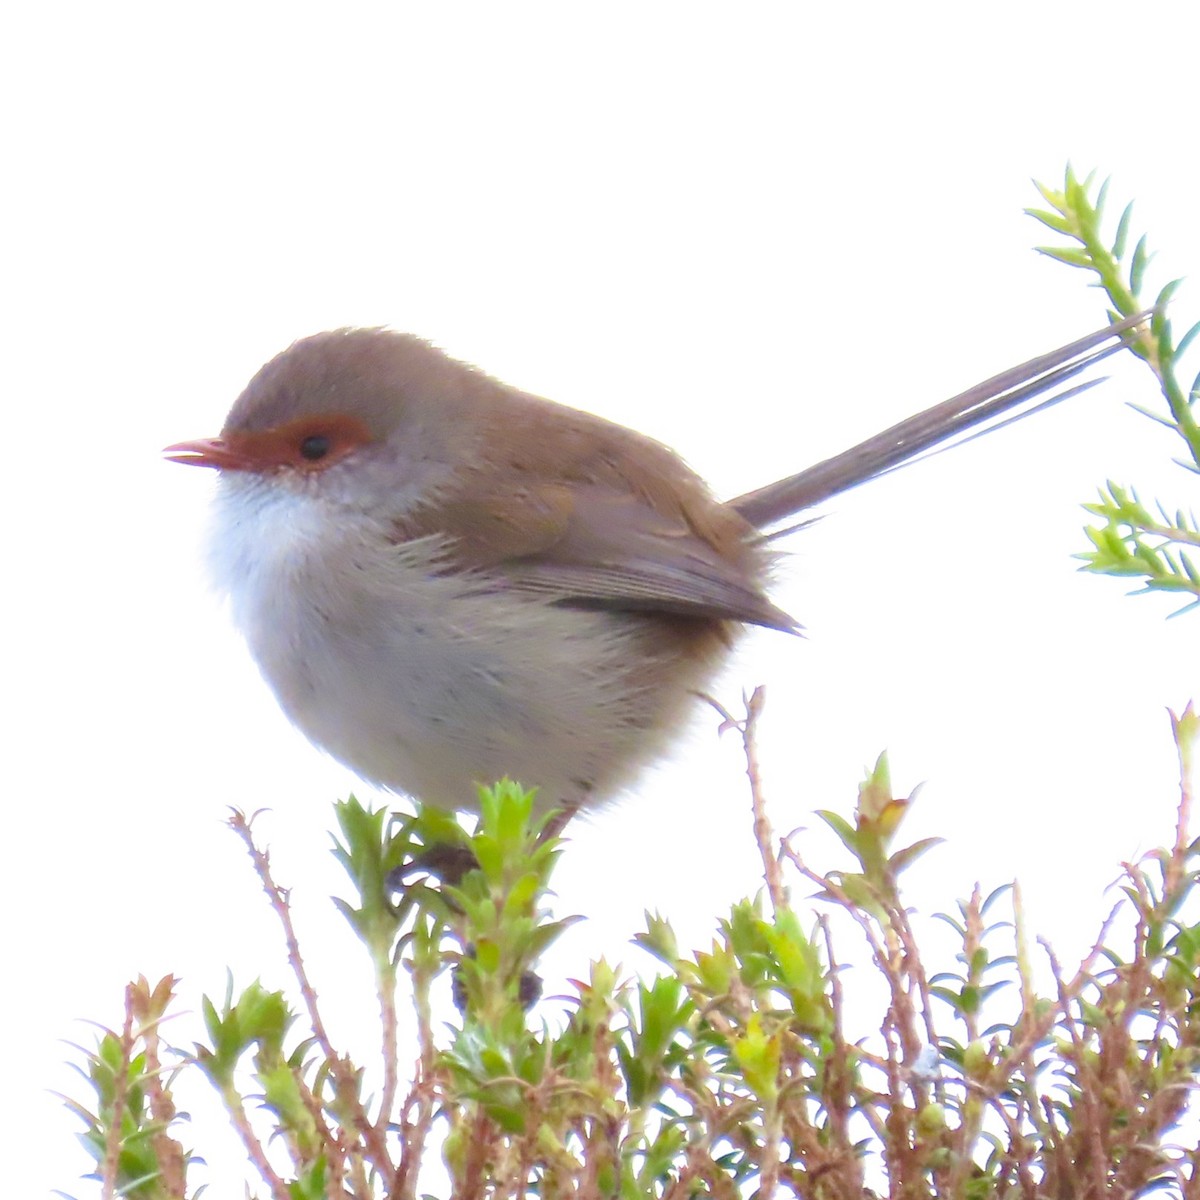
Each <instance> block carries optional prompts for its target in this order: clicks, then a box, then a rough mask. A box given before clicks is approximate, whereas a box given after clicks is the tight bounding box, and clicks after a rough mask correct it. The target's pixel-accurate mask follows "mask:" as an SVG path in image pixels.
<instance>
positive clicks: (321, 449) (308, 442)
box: [300, 433, 332, 462]
mask: <svg viewBox="0 0 1200 1200" xmlns="http://www.w3.org/2000/svg"><path fill="white" fill-rule="evenodd" d="M331 447H332V443H331V442H330V440H329V439H328V438H327V437H326V436H325V435H324V434H323V433H312V434H309V436H308V437H306V438H305V439H304V441H302V442H301V443H300V457H301V458H307V459H308V461H309V462H316V461H317V460H318V459H320V458H324V457H325V455H327V454H328V453H329V451H330V449H331Z"/></svg>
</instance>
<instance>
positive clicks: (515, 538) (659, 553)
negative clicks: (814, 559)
mask: <svg viewBox="0 0 1200 1200" xmlns="http://www.w3.org/2000/svg"><path fill="white" fill-rule="evenodd" d="M431 517H432V514H431V515H430V518H431ZM399 532H400V535H401V537H402V540H405V541H408V540H411V539H413V538H415V537H421V536H428V535H430V534H442V535H444V536H445V537H447V538H448V539H449V542H448V545H447V563H448V567H449V569H455V570H462V569H464V568H465V569H470V568H479V569H480V575H479V579H480V584H481V586H484V587H495V586H497V584H498V582H499V581H502V586H506V587H510V588H514V589H518V590H521V591H527V592H533V593H537V594H539V595H542V596H545V597H547V598H549V599H551V600H552V601H554V602H556V603H559V604H565V605H574V606H579V607H587V608H610V609H618V610H623V611H638V612H658V613H670V614H673V615H677V616H690V617H699V618H706V619H719V620H731V621H745V622H748V623H750V624H754V625H765V626H769V627H770V628H773V629H781V630H787V631H795V630H797V629H798V628H799V626H798V625H797V623H796V622H795V621H794V620H793V619H792V618H791V617H789V616H788V615H787V613H785V612H783V611H782V610H781V609H779V608H776V607H775V605H773V604H772V603H771V602H770V601H769V600H768V599H767V598H766V596H765V595H764V594H763V591H762V588H761V583H760V580H761V577H762V574H763V562H762V560H761V559H760V558H758V557H757V555H758V553H760V552H758V551H755V550H751V549H750V548H749V547H745V546H741V545H739V546H738V547H737V549H736V554H735V557H733V560H732V561H731V557H730V553H729V552H728V551H727V552H726V553H722V552H721V551H720V550H718V549H717V548H716V547H715V546H714V545H713V543H712V542H710V541H709V540H707V539H705V538H704V537H702V536H700V535H699V534H698V533H697V532H695V530H694V528H693V527H692V524H691V522H689V520H688V519H687V516H686V514H684V513H683V512H682V511H681V512H680V513H679V515H678V516H671V515H668V514H665V513H663V512H661V511H659V510H658V509H657V508H655V507H653V506H652V504H651V503H649V502H647V501H646V500H644V499H642V498H641V497H639V496H637V495H634V494H631V493H629V492H617V491H614V490H613V489H612V488H609V487H606V486H604V485H603V484H579V483H575V484H565V483H557V482H555V483H539V484H536V485H532V486H521V487H513V488H512V489H511V490H509V491H506V492H505V493H503V494H494V495H490V496H479V495H478V494H475V495H473V496H472V497H471V498H470V499H462V500H458V501H455V500H448V501H447V500H443V501H441V502H440V503H439V505H438V510H437V514H436V526H434V524H433V523H432V520H431V519H426V520H422V519H421V517H420V516H419V515H418V517H417V518H416V519H415V520H410V521H407V522H405V525H404V528H403V529H402V530H400V531H399Z"/></svg>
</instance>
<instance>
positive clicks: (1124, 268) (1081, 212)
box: [1026, 167, 1200, 612]
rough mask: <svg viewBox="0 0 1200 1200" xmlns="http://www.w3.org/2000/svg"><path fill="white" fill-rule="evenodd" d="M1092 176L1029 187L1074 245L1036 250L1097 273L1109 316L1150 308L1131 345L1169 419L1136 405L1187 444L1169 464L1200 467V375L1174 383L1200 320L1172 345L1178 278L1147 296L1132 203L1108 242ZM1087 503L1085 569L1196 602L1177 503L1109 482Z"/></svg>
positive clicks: (1189, 538)
mask: <svg viewBox="0 0 1200 1200" xmlns="http://www.w3.org/2000/svg"><path fill="white" fill-rule="evenodd" d="M1092 179H1093V177H1092V176H1090V175H1089V176H1088V177H1087V178H1086V179H1084V180H1079V179H1078V178H1076V176H1075V174H1074V173H1073V172H1072V171H1071V169H1070V168H1069V167H1068V168H1067V172H1066V178H1065V181H1064V183H1063V188H1062V190H1061V191H1057V190H1055V189H1053V188H1049V187H1046V186H1044V185H1043V184H1040V183H1039V184H1036V187H1037V189H1038V191H1040V192H1041V194H1042V197H1043V199H1044V200H1045V201H1046V203H1047V204H1048V205H1049V206H1050V207H1049V209H1037V208H1030V209H1026V212H1027V213H1028V214H1029V215H1030V216H1032V217H1035V218H1036V219H1037V220H1038V221H1040V222H1041V223H1042V224H1043V225H1045V226H1047V227H1048V228H1050V229H1052V230H1054V231H1055V232H1056V233H1059V234H1062V235H1063V236H1064V237H1066V238H1068V239H1069V240H1070V241H1071V242H1073V243H1074V245H1071V246H1066V247H1063V246H1040V247H1038V249H1039V251H1040V253H1042V254H1045V255H1047V256H1048V257H1050V258H1053V259H1056V260H1057V261H1059V262H1062V263H1066V264H1067V265H1068V266H1072V267H1083V268H1084V269H1085V270H1088V271H1092V272H1094V273H1095V274H1096V277H1097V280H1096V285H1097V286H1098V287H1100V288H1102V289H1103V290H1104V292H1105V293H1106V294H1107V296H1108V299H1109V302H1110V303H1111V305H1112V315H1114V316H1122V317H1128V316H1132V315H1133V314H1134V313H1137V312H1140V311H1142V310H1143V309H1146V308H1149V307H1153V308H1154V310H1155V311H1154V315H1153V317H1152V318H1151V321H1150V324H1149V328H1147V329H1142V330H1140V331H1139V332H1138V333H1137V334H1135V335H1133V336H1132V337H1131V339H1130V348H1131V349H1132V350H1133V352H1134V353H1135V354H1136V355H1137V356H1138V357H1139V358H1141V359H1143V360H1144V361H1145V363H1146V364H1147V366H1149V367H1150V369H1151V370H1152V371H1153V372H1154V375H1155V377H1156V379H1157V380H1158V383H1159V387H1160V388H1161V390H1162V394H1163V396H1164V397H1165V399H1166V402H1167V415H1166V416H1163V415H1161V414H1158V413H1152V412H1147V411H1146V410H1145V409H1140V410H1139V411H1141V412H1144V413H1145V415H1146V416H1148V417H1150V418H1151V419H1153V420H1155V421H1157V422H1159V423H1160V424H1162V425H1164V426H1166V427H1167V428H1168V429H1171V430H1173V431H1174V432H1175V433H1177V434H1178V436H1179V437H1180V438H1181V439H1182V440H1183V442H1184V444H1185V446H1186V447H1187V457H1186V458H1185V459H1176V460H1175V462H1176V463H1177V464H1178V465H1179V466H1181V467H1183V468H1184V469H1185V470H1187V471H1191V472H1195V473H1200V422H1198V421H1197V411H1198V410H1197V400H1198V398H1200V374H1197V376H1196V377H1195V379H1194V380H1193V381H1192V383H1191V386H1190V387H1185V386H1184V385H1182V384H1180V382H1179V380H1178V378H1177V369H1178V367H1179V364H1180V361H1181V359H1182V358H1183V355H1184V353H1185V351H1186V350H1187V348H1188V347H1189V346H1190V345H1191V343H1192V342H1193V341H1194V339H1195V338H1196V336H1197V334H1200V323H1197V324H1195V325H1193V326H1192V327H1191V328H1190V329H1189V330H1188V331H1187V333H1185V334H1184V335H1183V337H1182V338H1180V339H1179V341H1178V342H1177V343H1176V342H1175V340H1174V337H1173V334H1172V330H1171V322H1170V319H1169V317H1168V315H1167V305H1168V303H1169V301H1170V300H1171V298H1172V297H1173V296H1174V295H1175V293H1176V292H1177V291H1178V289H1179V287H1180V286H1181V284H1182V282H1183V281H1182V280H1180V279H1174V280H1172V281H1171V282H1170V283H1168V284H1166V285H1165V286H1164V287H1162V288H1160V289H1159V291H1158V293H1157V295H1156V296H1155V297H1154V298H1153V299H1150V298H1149V297H1148V296H1147V295H1146V294H1145V290H1144V289H1145V284H1146V271H1147V268H1148V267H1149V265H1150V261H1151V259H1152V258H1153V255H1152V254H1151V253H1150V251H1149V249H1148V247H1147V239H1146V237H1145V236H1142V237H1140V238H1139V239H1138V241H1137V244H1136V245H1135V246H1134V248H1133V251H1132V252H1131V253H1130V252H1129V250H1128V246H1129V230H1130V225H1131V222H1132V216H1133V206H1132V204H1130V205H1127V206H1126V207H1125V210H1124V211H1123V212H1122V214H1121V218H1120V220H1119V221H1118V222H1117V228H1116V232H1115V234H1114V236H1113V240H1112V242H1111V244H1110V243H1109V242H1107V240H1106V239H1105V235H1104V233H1103V231H1102V226H1103V224H1104V206H1105V201H1106V199H1107V196H1108V181H1105V182H1104V183H1103V184H1102V185H1101V186H1100V188H1099V190H1098V191H1097V192H1096V196H1095V200H1093V199H1092V195H1091V192H1092ZM1085 508H1086V509H1087V511H1088V512H1090V513H1092V514H1093V515H1094V516H1096V517H1098V518H1099V519H1100V521H1101V524H1099V525H1094V526H1089V527H1088V528H1087V529H1086V533H1087V536H1088V539H1089V540H1090V541H1091V543H1092V548H1091V549H1090V550H1088V551H1086V552H1084V553H1082V554H1080V555H1079V558H1081V559H1082V560H1083V561H1084V564H1085V566H1084V568H1083V569H1084V570H1089V571H1096V572H1099V573H1101V574H1105V575H1123V576H1129V577H1131V578H1135V579H1140V580H1141V581H1142V587H1141V588H1140V589H1139V590H1140V591H1142V592H1172V593H1175V594H1183V595H1185V596H1188V597H1191V599H1190V601H1189V603H1188V604H1186V605H1185V606H1184V608H1183V609H1180V610H1179V611H1180V612H1183V611H1186V609H1189V608H1193V607H1195V606H1196V605H1197V604H1200V568H1198V567H1197V565H1196V563H1195V562H1194V561H1193V559H1192V554H1193V553H1194V552H1195V550H1196V548H1197V547H1200V527H1198V526H1197V523H1196V518H1195V516H1194V515H1192V514H1191V513H1187V512H1184V510H1183V509H1176V510H1175V511H1174V512H1173V513H1172V512H1171V511H1169V510H1168V508H1167V507H1166V506H1164V505H1163V504H1161V503H1156V504H1155V505H1154V511H1151V509H1149V508H1147V507H1146V506H1145V505H1143V504H1142V503H1141V501H1140V500H1139V499H1138V496H1137V493H1136V492H1135V491H1134V490H1133V489H1132V488H1130V487H1123V486H1121V485H1119V484H1116V483H1113V482H1112V481H1111V480H1110V481H1109V482H1108V484H1107V486H1106V487H1105V488H1104V489H1102V490H1101V492H1100V498H1099V500H1098V501H1097V502H1096V503H1094V504H1088V505H1085ZM1156 513H1157V515H1156Z"/></svg>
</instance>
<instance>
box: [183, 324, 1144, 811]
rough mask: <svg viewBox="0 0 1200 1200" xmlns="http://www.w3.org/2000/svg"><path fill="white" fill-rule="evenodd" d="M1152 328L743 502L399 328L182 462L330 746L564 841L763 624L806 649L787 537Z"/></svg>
mask: <svg viewBox="0 0 1200 1200" xmlns="http://www.w3.org/2000/svg"><path fill="white" fill-rule="evenodd" d="M1147 316H1148V314H1146V313H1141V314H1137V315H1135V316H1133V317H1129V318H1127V319H1125V320H1122V321H1114V322H1113V323H1112V324H1110V325H1109V327H1107V328H1105V329H1102V330H1098V331H1096V332H1095V333H1092V334H1090V335H1088V336H1087V337H1084V338H1081V339H1079V340H1077V341H1075V342H1072V343H1071V344H1069V345H1067V346H1064V347H1061V348H1059V349H1057V350H1054V351H1051V352H1050V353H1048V354H1045V355H1041V356H1039V357H1037V358H1035V359H1031V360H1030V361H1029V362H1026V363H1023V364H1021V365H1020V366H1017V367H1014V368H1012V369H1010V370H1008V371H1005V372H1003V373H1001V374H1000V375H997V376H994V377H992V378H991V379H988V380H986V381H985V382H983V383H981V384H978V385H976V386H975V387H973V388H971V389H969V390H968V391H966V392H964V393H962V394H961V395H959V396H956V397H953V398H952V399H950V400H947V401H945V402H943V403H942V404H939V405H936V406H934V407H933V408H930V409H928V410H926V411H925V412H923V413H920V414H917V415H916V416H914V417H911V418H909V419H907V420H906V421H902V422H900V423H899V424H897V425H895V426H892V427H891V428H890V429H887V430H885V431H883V432H882V433H880V434H878V435H876V436H875V437H873V438H870V439H868V440H867V441H865V442H862V443H860V444H859V445H857V446H855V447H853V448H851V449H850V450H847V451H846V452H844V453H843V454H840V455H837V456H835V457H834V458H832V459H829V460H826V461H825V462H822V463H818V464H817V465H815V466H814V467H810V468H808V469H807V470H805V471H801V472H799V473H798V474H796V475H792V476H789V477H787V478H785V479H781V480H778V481H776V482H773V483H770V484H768V485H766V486H765V487H762V488H758V489H756V490H754V491H752V492H748V493H746V494H744V495H741V496H738V497H735V498H733V499H731V500H725V501H722V500H719V499H718V498H717V497H716V496H715V495H714V494H713V492H712V491H711V490H710V489H709V487H708V486H707V485H706V484H705V483H704V481H703V480H702V479H701V478H700V476H699V475H697V474H696V473H695V472H694V471H693V470H692V469H691V468H690V467H688V466H687V465H686V464H685V463H684V461H683V460H682V459H681V458H680V457H679V456H678V455H677V454H675V453H674V452H673V451H672V450H671V449H669V448H668V447H667V446H665V445H664V444H662V443H660V442H658V441H655V440H654V439H652V438H650V437H647V436H646V435H644V434H641V433H638V432H636V431H634V430H632V429H629V428H626V427H624V426H622V425H619V424H616V423H613V422H611V421H608V420H605V419H603V418H601V417H599V416H594V415H591V414H589V413H585V412H582V411H579V410H577V409H573V408H570V407H568V406H566V405H563V404H560V403H557V402H554V401H551V400H547V399H543V398H541V397H538V396H535V395H531V394H529V393H527V392H523V391H521V390H519V389H517V388H514V387H511V386H509V385H507V384H505V383H502V382H500V381H499V380H497V379H494V378H492V377H491V376H489V375H487V374H486V373H484V372H483V371H481V370H479V369H477V368H475V367H472V366H470V365H468V364H466V363H463V362H460V361H458V360H456V359H454V358H452V357H451V356H449V355H448V354H446V353H444V352H443V351H442V350H440V349H438V348H436V347H435V346H433V345H431V344H430V343H429V342H426V341H424V340H422V339H420V338H418V337H415V336H413V335H410V334H406V333H400V332H395V331H392V330H390V329H387V328H347V329H338V330H332V331H329V332H324V333H318V334H315V335H313V336H309V337H305V338H302V339H301V340H299V341H296V342H295V343H293V344H292V345H291V346H290V347H288V348H287V349H286V350H284V351H283V352H282V353H280V354H278V355H276V357H274V358H272V359H271V360H270V361H269V362H267V363H266V364H265V365H264V366H263V367H262V368H261V369H260V370H259V371H258V372H257V374H255V375H254V377H253V378H252V379H251V380H250V382H249V384H248V385H247V386H246V388H245V390H244V391H243V392H242V393H241V395H240V396H239V397H238V398H237V400H236V402H235V403H234V405H233V407H232V409H231V410H230V412H229V415H228V417H227V419H226V421H225V424H224V427H223V428H222V431H221V433H220V435H219V436H217V437H214V438H204V439H199V440H193V441H185V442H180V443H176V444H174V445H172V446H168V447H166V448H165V450H164V451H163V453H164V454H165V455H166V457H167V458H169V459H170V460H172V461H174V462H179V463H184V464H190V465H194V466H202V467H209V468H213V469H215V470H216V471H217V473H218V475H219V479H220V484H219V487H218V488H217V489H216V498H215V508H214V520H213V522H212V532H211V537H210V549H209V558H210V563H211V567H212V572H213V575H214V578H215V581H216V583H217V585H218V587H219V588H220V589H221V590H223V591H224V592H225V593H226V594H227V596H228V599H229V602H230V608H231V613H232V617H233V620H234V622H235V624H236V626H237V627H238V629H239V630H240V632H241V634H242V635H243V636H244V638H245V641H246V643H247V645H248V647H249V651H250V653H251V655H252V657H253V658H254V660H255V662H256V663H257V665H258V667H259V669H260V671H261V673H262V675H263V676H264V678H265V679H266V681H267V683H268V684H269V686H270V687H271V689H272V690H273V692H274V694H275V696H276V697H277V699H278V702H279V704H280V705H281V707H282V709H283V711H284V712H285V713H286V715H287V716H288V718H290V720H291V721H292V722H293V723H294V724H295V725H296V726H297V727H298V728H299V729H300V730H301V731H302V732H303V733H304V734H305V735H306V736H307V737H308V739H309V740H310V741H311V742H313V743H314V744H315V745H316V746H318V747H319V748H321V749H322V750H324V751H326V752H327V753H328V754H330V755H332V756H333V757H334V758H335V759H337V760H340V761H341V762H342V763H344V764H345V765H347V766H348V767H349V768H351V770H352V771H354V772H355V773H356V774H357V775H358V776H359V777H360V778H362V779H364V780H366V781H368V782H370V783H372V784H374V785H376V786H378V787H381V788H383V789H386V790H388V791H391V792H396V793H405V794H407V795H409V796H411V797H414V798H415V799H417V800H419V801H421V802H423V803H425V804H432V805H435V806H438V807H440V808H443V809H447V810H452V811H471V810H473V809H476V808H477V805H478V799H477V789H478V787H480V786H484V785H490V784H492V783H494V782H495V781H497V780H499V779H501V778H502V777H507V778H511V779H514V780H518V781H520V782H521V783H522V784H523V785H525V786H527V787H530V788H536V789H537V801H536V805H537V807H538V809H539V811H542V812H543V813H545V812H549V811H552V810H553V811H556V812H558V813H559V814H561V819H560V820H559V823H558V826H557V827H558V828H561V825H562V824H565V821H566V820H567V819H568V818H569V817H570V816H571V814H573V813H575V812H577V811H579V810H580V809H589V808H594V807H596V806H599V805H603V804H605V803H606V802H608V801H610V800H612V799H613V798H614V797H615V796H617V795H618V794H620V793H622V792H623V791H624V790H625V789H628V788H629V787H630V786H632V785H633V784H634V782H635V781H636V779H637V778H638V775H639V774H640V773H641V772H642V771H643V770H644V769H645V768H646V767H647V766H648V764H650V763H651V762H653V761H655V760H657V759H659V758H661V757H662V756H664V755H665V754H666V752H667V751H668V749H669V747H670V745H671V743H672V741H673V740H674V739H675V738H676V736H677V735H678V732H679V731H680V729H681V727H682V726H683V725H684V724H685V719H686V717H687V716H688V714H689V710H690V709H691V708H692V707H693V706H694V705H695V704H696V703H697V702H698V699H697V698H698V697H700V696H703V695H704V694H705V692H706V690H707V689H708V688H709V687H710V685H711V684H712V683H713V681H714V678H715V677H716V675H717V674H718V673H719V672H720V670H721V668H722V666H723V664H724V663H725V662H726V660H727V659H728V657H729V654H730V651H731V648H732V647H733V645H734V644H735V642H736V641H737V639H738V637H739V636H740V634H741V633H742V632H743V631H744V630H745V629H747V628H748V627H751V626H759V627H764V628H766V629H770V630H775V631H781V632H783V633H792V634H795V633H798V632H800V629H801V627H800V624H799V622H798V621H797V620H795V618H793V617H792V616H791V615H790V614H788V613H787V612H785V611H783V610H782V609H781V608H779V607H778V606H777V605H776V604H775V603H774V602H773V601H772V600H771V598H770V595H769V590H768V585H769V581H770V576H771V571H772V566H773V563H774V561H775V559H776V558H777V551H776V549H775V541H776V538H777V537H778V536H779V534H780V533H781V532H783V533H786V532H790V531H791V530H793V529H795V528H799V527H800V525H802V524H805V523H807V522H800V524H799V525H797V524H793V525H791V526H788V527H787V528H784V529H782V530H780V529H779V528H778V527H779V526H780V525H781V523H783V522H787V521H790V520H793V519H794V518H795V517H796V516H797V515H798V514H801V513H803V512H805V511H806V510H808V509H810V508H811V507H812V506H814V505H815V504H817V503H819V502H820V501H823V500H825V499H827V498H828V497H830V496H832V495H835V494H837V493H839V492H843V491H845V490H847V489H848V488H850V487H854V486H856V485H858V484H860V483H862V482H864V481H865V480H867V479H871V478H874V477H877V476H879V475H880V474H882V473H885V472H887V471H890V470H894V469H895V468H896V467H897V466H899V465H901V464H902V463H904V462H906V461H908V460H911V459H913V458H914V457H916V456H919V455H922V454H925V453H929V452H931V451H932V449H933V448H934V447H937V446H939V445H943V444H944V443H946V441H947V439H951V438H953V437H954V436H955V435H966V436H978V435H979V432H978V429H977V428H976V427H977V426H979V425H980V424H981V423H982V422H985V421H989V420H992V421H994V420H996V419H997V418H998V417H999V416H1000V414H1003V413H1006V412H1009V411H1010V410H1013V409H1014V408H1015V407H1016V406H1018V405H1021V404H1027V403H1028V402H1030V401H1032V400H1035V399H1039V398H1043V399H1042V400H1041V404H1039V407H1041V406H1042V405H1043V404H1046V403H1051V402H1054V401H1055V400H1057V399H1059V398H1061V396H1057V395H1056V396H1054V397H1053V398H1052V399H1051V400H1049V401H1047V400H1045V399H1044V397H1045V395H1046V394H1047V393H1048V392H1051V391H1052V390H1053V389H1054V388H1056V387H1059V386H1060V385H1062V384H1063V383H1064V382H1065V381H1067V380H1068V379H1070V378H1072V377H1074V376H1076V375H1078V374H1079V373H1080V372H1081V371H1083V370H1084V369H1085V368H1087V367H1089V366H1091V364H1093V363H1094V362H1096V361H1098V360H1099V359H1100V358H1103V357H1105V356H1106V355H1108V354H1111V353H1113V352H1115V351H1116V350H1119V349H1120V348H1121V347H1122V346H1123V345H1125V344H1127V343H1126V341H1125V335H1127V334H1128V333H1129V332H1130V331H1132V330H1134V329H1135V328H1136V327H1137V326H1138V325H1139V324H1141V323H1142V322H1143V321H1144V320H1145V319H1146V318H1147ZM1082 386H1083V387H1086V386H1090V384H1087V383H1085V384H1083V385H1082ZM1077 390H1080V387H1079V385H1077V386H1076V387H1073V388H1071V389H1070V392H1069V393H1067V394H1070V393H1073V392H1074V391H1077ZM1012 419H1016V418H1015V417H1012V416H1011V415H1010V416H1009V417H1008V420H1012ZM1005 423H1007V422H1005ZM972 429H975V432H974V433H968V431H970V430H972Z"/></svg>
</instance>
